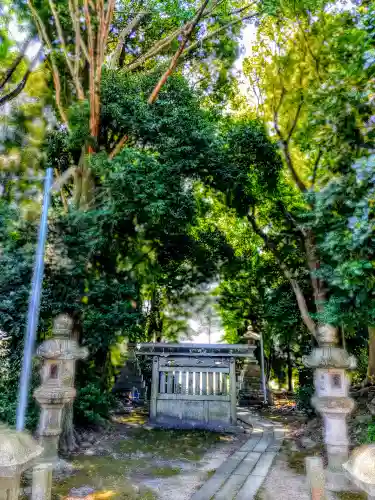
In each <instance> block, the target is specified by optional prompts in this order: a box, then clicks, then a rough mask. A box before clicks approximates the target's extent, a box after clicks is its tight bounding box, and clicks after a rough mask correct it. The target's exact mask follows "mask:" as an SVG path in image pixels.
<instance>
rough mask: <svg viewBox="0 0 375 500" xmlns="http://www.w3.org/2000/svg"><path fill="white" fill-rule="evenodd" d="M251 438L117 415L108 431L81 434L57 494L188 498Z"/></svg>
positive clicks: (128, 499)
mask: <svg viewBox="0 0 375 500" xmlns="http://www.w3.org/2000/svg"><path fill="white" fill-rule="evenodd" d="M248 437H249V435H248V434H245V433H242V434H238V435H235V436H234V435H228V434H219V433H213V432H207V431H177V430H175V431H174V430H162V429H153V428H152V427H150V426H148V425H147V418H146V416H145V415H144V414H143V413H142V412H133V413H131V414H129V415H124V416H121V417H117V418H116V419H115V421H114V422H113V425H112V426H111V427H110V428H109V429H107V430H106V431H102V432H100V433H98V432H86V433H82V435H81V438H82V443H81V448H80V450H79V452H78V453H76V454H75V455H74V456H71V457H69V461H70V462H71V463H72V465H73V470H72V471H70V473H69V474H66V475H61V476H58V477H56V478H55V480H54V482H53V499H54V500H61V499H65V500H66V499H70V498H79V497H80V496H81V495H90V499H92V500H104V499H111V500H155V499H160V500H188V499H189V498H190V497H191V496H192V495H193V493H194V491H195V490H196V489H197V488H199V487H200V486H201V485H202V484H203V483H204V481H205V480H207V479H208V477H210V475H211V474H213V472H214V471H215V470H216V469H217V468H218V467H219V466H220V465H221V464H222V463H223V462H224V460H226V458H227V457H228V456H229V455H231V454H232V453H233V452H234V451H235V450H236V449H238V447H240V446H241V445H242V444H243V443H244V442H245V441H246V439H248Z"/></svg>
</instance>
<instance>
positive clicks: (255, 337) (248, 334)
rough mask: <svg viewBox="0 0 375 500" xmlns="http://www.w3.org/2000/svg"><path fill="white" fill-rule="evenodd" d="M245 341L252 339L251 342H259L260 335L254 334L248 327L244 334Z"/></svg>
mask: <svg viewBox="0 0 375 500" xmlns="http://www.w3.org/2000/svg"><path fill="white" fill-rule="evenodd" d="M244 338H245V339H252V340H259V339H260V335H259V333H256V332H254V330H253V329H252V328H251V326H249V327H248V329H247V330H246V333H245V334H244Z"/></svg>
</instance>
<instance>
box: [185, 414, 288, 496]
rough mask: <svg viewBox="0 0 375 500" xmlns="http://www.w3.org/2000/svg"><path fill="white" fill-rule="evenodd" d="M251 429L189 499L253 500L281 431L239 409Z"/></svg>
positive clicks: (279, 439)
mask: <svg viewBox="0 0 375 500" xmlns="http://www.w3.org/2000/svg"><path fill="white" fill-rule="evenodd" d="M240 415H241V418H242V419H243V421H245V422H247V423H250V422H251V423H250V424H249V425H252V426H253V429H254V430H253V432H252V433H251V436H250V438H249V439H248V441H247V442H246V443H245V444H244V445H243V446H242V447H241V448H240V449H239V450H238V451H236V452H235V453H233V455H231V456H230V457H229V458H228V459H227V460H226V461H225V462H224V463H223V464H222V465H221V466H220V467H219V468H218V469H217V471H216V472H215V474H214V475H213V476H212V477H211V478H210V479H209V480H208V481H207V482H206V483H205V484H204V485H203V486H202V488H201V489H200V490H199V491H197V492H196V493H195V494H194V495H193V496H192V497H191V500H212V499H214V500H253V499H254V497H255V495H256V493H257V491H258V490H259V488H260V487H261V485H262V483H263V481H264V479H265V478H266V476H267V474H268V471H269V469H270V467H271V465H272V462H273V460H274V458H275V457H276V455H277V452H278V451H279V449H280V447H281V444H282V441H283V436H284V431H283V429H282V428H281V427H280V426H279V425H278V424H274V423H273V422H270V421H266V420H264V419H260V418H258V419H257V417H256V415H254V414H253V413H250V412H249V411H248V412H246V410H241V412H240Z"/></svg>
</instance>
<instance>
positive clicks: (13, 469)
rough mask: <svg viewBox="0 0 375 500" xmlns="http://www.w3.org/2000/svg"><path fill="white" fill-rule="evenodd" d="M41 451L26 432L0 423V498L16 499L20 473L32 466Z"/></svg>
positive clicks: (4, 499) (1, 499) (3, 499)
mask: <svg viewBox="0 0 375 500" xmlns="http://www.w3.org/2000/svg"><path fill="white" fill-rule="evenodd" d="M42 451H43V448H42V447H41V446H39V445H38V444H37V443H36V442H35V441H34V440H33V439H32V437H31V436H30V435H29V434H27V433H26V432H17V431H15V430H13V429H10V428H9V427H8V426H6V425H4V424H0V500H18V496H19V491H20V480H21V474H22V473H23V472H24V471H25V470H27V469H29V468H30V467H32V466H33V463H34V461H35V460H36V459H37V458H38V457H39V456H40V455H41V453H42Z"/></svg>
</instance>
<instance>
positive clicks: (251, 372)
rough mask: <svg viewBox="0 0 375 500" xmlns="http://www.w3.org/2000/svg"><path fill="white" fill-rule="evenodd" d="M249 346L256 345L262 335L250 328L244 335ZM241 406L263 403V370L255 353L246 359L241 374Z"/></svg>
mask: <svg viewBox="0 0 375 500" xmlns="http://www.w3.org/2000/svg"><path fill="white" fill-rule="evenodd" d="M244 338H245V339H247V343H248V345H254V344H255V342H256V341H257V340H259V339H260V335H259V334H258V333H255V332H254V331H253V330H252V328H251V327H250V326H249V327H248V329H247V332H246V333H245V334H244ZM239 386H240V387H239V404H240V405H242V406H249V405H250V404H252V403H254V402H259V403H261V402H262V396H263V395H262V390H261V370H260V366H259V364H258V361H257V360H256V358H255V356H254V353H253V352H252V354H251V356H249V357H246V358H245V359H244V362H243V366H242V369H241V371H240V374H239Z"/></svg>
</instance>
